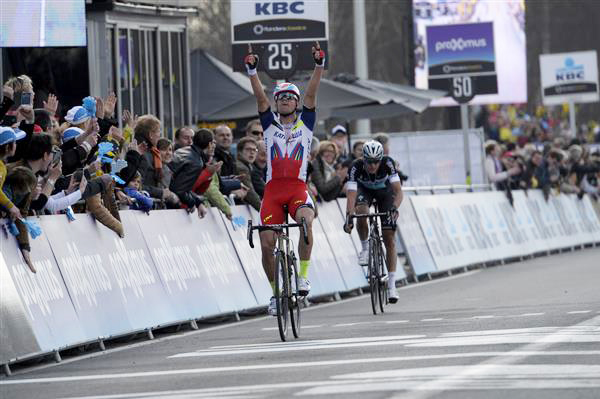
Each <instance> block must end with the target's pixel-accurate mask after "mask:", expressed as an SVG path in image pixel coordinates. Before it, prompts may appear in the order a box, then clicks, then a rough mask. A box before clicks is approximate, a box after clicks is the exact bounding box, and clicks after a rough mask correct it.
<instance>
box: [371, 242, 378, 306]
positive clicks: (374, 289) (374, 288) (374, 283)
mask: <svg viewBox="0 0 600 399" xmlns="http://www.w3.org/2000/svg"><path fill="white" fill-rule="evenodd" d="M378 282H379V278H378V277H377V244H376V243H375V240H373V239H372V238H370V239H369V291H370V293H371V309H372V310H373V314H377V304H378V302H379V294H378V291H379V289H378Z"/></svg>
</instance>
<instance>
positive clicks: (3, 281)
mask: <svg viewBox="0 0 600 399" xmlns="http://www.w3.org/2000/svg"><path fill="white" fill-rule="evenodd" d="M0 223H4V220H0ZM8 247H9V243H8V236H4V235H2V236H0V249H1V251H0V298H1V299H2V300H0V343H2V345H0V364H5V363H7V362H8V361H10V360H11V359H14V358H16V357H18V356H21V355H23V354H25V353H35V352H39V351H40V350H41V348H40V346H39V345H38V343H37V340H36V338H35V334H34V332H33V326H32V324H31V322H30V319H29V317H28V316H27V313H26V312H27V310H26V309H25V306H23V301H22V300H21V295H19V292H18V291H17V288H16V287H15V284H14V282H13V279H12V277H11V275H10V273H9V271H8V266H7V265H6V260H5V259H4V256H5V252H4V251H7V250H8ZM11 252H13V251H12V250H11ZM7 257H8V256H7Z"/></svg>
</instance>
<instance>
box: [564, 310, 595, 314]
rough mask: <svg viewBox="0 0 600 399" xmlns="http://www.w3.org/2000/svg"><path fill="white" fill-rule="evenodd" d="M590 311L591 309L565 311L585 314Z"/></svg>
mask: <svg viewBox="0 0 600 399" xmlns="http://www.w3.org/2000/svg"><path fill="white" fill-rule="evenodd" d="M585 313H591V310H573V311H572V312H567V314H585Z"/></svg>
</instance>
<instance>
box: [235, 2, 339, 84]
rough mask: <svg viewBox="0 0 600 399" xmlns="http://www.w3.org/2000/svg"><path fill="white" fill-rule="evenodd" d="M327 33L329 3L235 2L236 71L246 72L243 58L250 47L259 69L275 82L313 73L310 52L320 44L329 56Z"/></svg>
mask: <svg viewBox="0 0 600 399" xmlns="http://www.w3.org/2000/svg"><path fill="white" fill-rule="evenodd" d="M328 31H329V11H328V1H327V0H319V1H313V0H311V1H307V0H280V1H275V2H270V1H262V0H232V1H231V39H232V40H231V41H232V65H233V70H234V71H237V72H245V71H246V70H245V67H244V57H245V56H246V54H248V43H251V44H252V49H253V51H254V52H255V53H256V54H258V55H259V56H260V63H259V64H258V69H259V70H263V71H265V72H267V73H268V74H269V76H271V77H272V78H275V79H277V78H284V77H288V76H291V75H292V74H293V72H294V71H296V70H311V69H313V68H314V61H313V58H312V56H311V48H312V47H313V46H314V45H315V41H319V44H320V46H321V48H322V49H323V50H325V53H327V39H328V36H329V34H328ZM325 67H326V68H327V63H326V64H325Z"/></svg>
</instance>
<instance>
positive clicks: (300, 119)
mask: <svg viewBox="0 0 600 399" xmlns="http://www.w3.org/2000/svg"><path fill="white" fill-rule="evenodd" d="M312 55H313V59H314V61H315V69H314V71H313V73H312V76H311V78H310V81H309V82H308V86H307V88H306V93H305V94H304V104H303V107H302V110H301V111H299V109H298V106H299V102H300V90H298V87H296V85H294V84H292V83H287V82H285V83H279V84H277V86H275V90H274V91H273V99H274V101H275V112H274V111H272V110H271V105H270V103H269V99H268V98H267V96H266V94H265V92H264V90H263V87H262V84H261V83H260V79H259V78H258V75H257V73H256V67H257V65H258V61H259V58H258V55H257V54H254V53H253V52H252V46H251V45H248V55H247V56H246V58H245V59H244V62H245V64H246V70H247V71H248V75H249V76H250V82H251V84H252V90H253V92H254V96H255V97H256V102H257V105H258V112H259V115H260V123H261V125H262V127H263V131H264V141H265V146H266V150H267V179H266V185H265V192H264V196H263V200H262V203H261V207H260V223H261V224H262V225H264V226H266V225H269V224H282V223H285V220H284V215H285V213H284V206H285V205H287V210H288V212H289V214H290V215H291V216H292V218H294V220H296V222H298V223H300V222H301V219H302V218H304V219H305V221H306V225H307V229H308V232H307V233H308V244H306V243H305V242H304V240H300V242H299V244H298V253H299V255H300V272H299V279H298V291H299V294H300V295H301V296H306V295H308V292H309V291H310V283H309V281H308V267H309V263H310V254H311V251H312V242H313V239H312V222H313V219H314V205H313V202H312V200H311V197H310V195H308V188H307V186H306V168H307V166H308V163H309V156H310V145H311V141H312V137H313V129H314V126H315V120H316V113H315V106H316V103H317V89H318V88H319V83H320V81H321V76H322V74H323V69H324V66H325V52H324V51H323V50H321V47H320V46H319V43H318V42H317V43H316V44H315V47H313V48H312ZM275 242H276V232H275V231H273V230H263V231H261V232H260V243H261V250H262V263H263V268H264V270H265V273H266V274H267V277H268V278H269V281H270V282H271V286H272V287H274V286H275V283H274V280H273V277H274V274H275V259H274V257H273V250H274V248H275ZM273 289H274V288H273ZM276 306H277V302H276V299H275V296H273V297H271V302H270V304H269V314H270V315H272V316H276V315H277V307H276Z"/></svg>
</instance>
